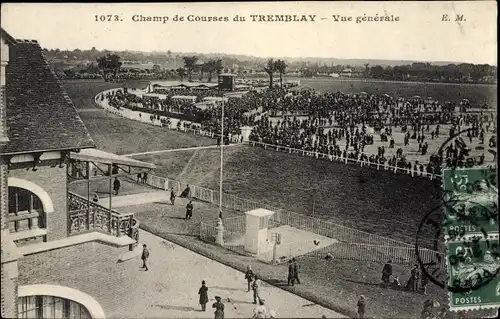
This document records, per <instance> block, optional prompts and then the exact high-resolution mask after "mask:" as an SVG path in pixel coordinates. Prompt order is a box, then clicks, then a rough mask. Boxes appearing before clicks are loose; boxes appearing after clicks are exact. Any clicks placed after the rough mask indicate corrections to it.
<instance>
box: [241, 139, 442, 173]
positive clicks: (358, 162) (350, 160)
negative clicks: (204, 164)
mask: <svg viewBox="0 0 500 319" xmlns="http://www.w3.org/2000/svg"><path fill="white" fill-rule="evenodd" d="M248 144H250V145H252V146H261V147H263V148H264V149H268V148H269V149H272V150H276V151H278V152H279V151H282V152H285V153H290V154H292V153H294V154H301V155H302V156H310V157H315V158H318V159H319V158H322V159H328V160H330V161H337V162H343V163H345V164H356V165H359V166H361V167H371V168H376V169H377V170H381V169H383V170H386V171H392V172H394V173H397V172H401V173H404V174H408V175H411V176H412V177H425V178H429V179H431V180H432V179H435V178H440V177H441V175H439V174H434V173H428V172H422V171H414V170H413V166H412V168H403V167H397V166H391V165H388V164H387V162H385V163H383V164H381V163H371V162H369V161H367V160H366V161H365V160H363V161H362V160H358V159H353V158H348V157H343V156H336V155H329V154H325V153H319V152H313V151H306V150H301V149H297V148H292V147H288V146H283V145H273V144H267V143H262V142H257V141H250V142H248Z"/></svg>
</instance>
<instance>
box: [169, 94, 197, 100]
mask: <svg viewBox="0 0 500 319" xmlns="http://www.w3.org/2000/svg"><path fill="white" fill-rule="evenodd" d="M171 98H172V99H181V100H182V99H185V100H187V99H190V100H194V99H197V98H198V97H197V96H195V95H174V96H172V97H171Z"/></svg>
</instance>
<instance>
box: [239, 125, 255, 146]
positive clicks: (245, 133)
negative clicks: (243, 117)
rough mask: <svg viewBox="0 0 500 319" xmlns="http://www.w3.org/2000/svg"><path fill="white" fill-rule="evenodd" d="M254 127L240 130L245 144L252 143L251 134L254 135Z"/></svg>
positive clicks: (245, 127) (243, 127) (244, 127)
mask: <svg viewBox="0 0 500 319" xmlns="http://www.w3.org/2000/svg"><path fill="white" fill-rule="evenodd" d="M252 129H253V126H242V127H241V128H240V135H241V136H243V142H248V141H250V133H252Z"/></svg>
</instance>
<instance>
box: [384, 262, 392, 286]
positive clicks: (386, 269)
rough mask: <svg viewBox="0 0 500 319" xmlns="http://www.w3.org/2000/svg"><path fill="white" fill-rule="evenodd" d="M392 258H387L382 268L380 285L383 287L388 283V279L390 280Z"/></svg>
mask: <svg viewBox="0 0 500 319" xmlns="http://www.w3.org/2000/svg"><path fill="white" fill-rule="evenodd" d="M391 263H392V260H389V261H388V262H387V263H386V264H385V265H384V268H383V269H382V285H383V287H384V288H387V286H388V285H389V281H390V280H391V276H392V264H391Z"/></svg>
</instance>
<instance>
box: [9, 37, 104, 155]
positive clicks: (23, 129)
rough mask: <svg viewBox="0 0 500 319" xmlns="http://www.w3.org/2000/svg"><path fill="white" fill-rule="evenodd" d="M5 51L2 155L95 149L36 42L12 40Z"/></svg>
mask: <svg viewBox="0 0 500 319" xmlns="http://www.w3.org/2000/svg"><path fill="white" fill-rule="evenodd" d="M4 32H5V31H4V30H2V35H3V33H4ZM9 47H10V50H9V63H8V64H7V67H6V72H5V73H6V91H5V92H6V98H7V110H6V111H7V112H6V113H7V136H8V137H9V142H8V143H7V145H5V146H4V149H3V150H2V154H22V153H31V152H37V151H55V150H72V149H81V148H90V147H95V143H94V141H93V140H92V137H91V136H90V134H89V132H88V131H87V128H86V127H85V124H84V123H83V121H82V119H81V118H80V116H79V115H78V113H77V112H76V109H75V107H74V105H73V103H72V101H71V99H70V98H69V97H68V95H67V94H66V92H65V90H64V88H63V87H62V85H61V82H60V81H59V79H58V78H57V77H56V75H55V73H54V72H53V71H52V69H51V68H50V66H49V65H48V63H47V61H46V60H45V58H44V56H43V55H42V48H41V47H40V45H39V44H38V42H36V41H34V40H15V43H13V44H12V43H11V44H10V45H9Z"/></svg>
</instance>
